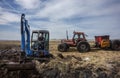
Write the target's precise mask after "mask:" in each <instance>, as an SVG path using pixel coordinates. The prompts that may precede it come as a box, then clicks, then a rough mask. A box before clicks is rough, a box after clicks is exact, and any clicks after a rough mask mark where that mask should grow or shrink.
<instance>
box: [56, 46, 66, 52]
mask: <svg viewBox="0 0 120 78" xmlns="http://www.w3.org/2000/svg"><path fill="white" fill-rule="evenodd" d="M58 51H60V52H65V51H67V45H66V44H59V45H58Z"/></svg>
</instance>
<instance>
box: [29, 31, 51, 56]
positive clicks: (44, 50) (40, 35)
mask: <svg viewBox="0 0 120 78" xmlns="http://www.w3.org/2000/svg"><path fill="white" fill-rule="evenodd" d="M31 51H32V52H33V53H39V55H40V56H45V55H48V52H49V31H47V30H34V31H32V36H31Z"/></svg>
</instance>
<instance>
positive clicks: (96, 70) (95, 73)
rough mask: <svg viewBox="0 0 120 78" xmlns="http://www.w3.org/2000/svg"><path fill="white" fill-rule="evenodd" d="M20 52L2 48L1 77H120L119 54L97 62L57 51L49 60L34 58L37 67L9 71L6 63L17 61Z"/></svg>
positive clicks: (17, 49)
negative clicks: (41, 60) (42, 60)
mask: <svg viewBox="0 0 120 78" xmlns="http://www.w3.org/2000/svg"><path fill="white" fill-rule="evenodd" d="M19 54H20V48H19V47H14V48H10V49H6V50H5V49H4V50H2V49H1V50H0V78H120V57H119V56H118V57H112V59H113V60H111V59H108V60H105V61H104V62H103V63H104V64H101V63H100V64H96V62H95V63H94V62H91V61H89V58H85V59H84V58H83V57H78V56H75V55H64V54H62V53H57V54H55V55H54V54H53V55H54V58H52V59H51V60H50V61H49V62H42V63H41V62H39V61H37V60H33V62H34V63H35V66H36V69H33V70H21V71H20V70H18V71H8V70H7V69H6V68H5V63H7V62H17V61H18V60H19ZM95 58H97V57H96V56H95Z"/></svg>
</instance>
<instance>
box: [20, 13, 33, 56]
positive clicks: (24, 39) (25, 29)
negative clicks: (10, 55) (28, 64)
mask: <svg viewBox="0 0 120 78" xmlns="http://www.w3.org/2000/svg"><path fill="white" fill-rule="evenodd" d="M21 52H24V53H25V55H26V56H31V55H32V52H31V50H30V27H29V25H28V21H27V20H26V19H25V14H22V15H21Z"/></svg>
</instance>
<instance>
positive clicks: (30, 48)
mask: <svg viewBox="0 0 120 78" xmlns="http://www.w3.org/2000/svg"><path fill="white" fill-rule="evenodd" d="M51 56H52V55H51V54H50V53H49V31H48V30H33V31H32V35H31V39H30V27H29V25H28V21H27V20H26V18H25V14H22V15H21V52H20V60H19V61H18V63H12V64H7V66H6V67H7V69H8V70H12V71H14V70H31V69H33V68H35V64H34V62H33V61H32V60H38V61H42V62H43V61H49V60H50V57H51Z"/></svg>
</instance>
